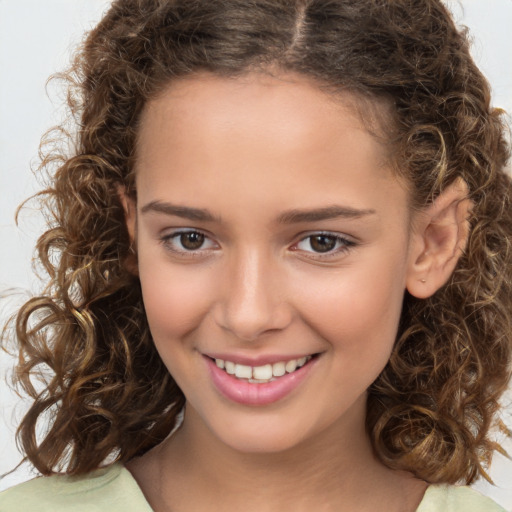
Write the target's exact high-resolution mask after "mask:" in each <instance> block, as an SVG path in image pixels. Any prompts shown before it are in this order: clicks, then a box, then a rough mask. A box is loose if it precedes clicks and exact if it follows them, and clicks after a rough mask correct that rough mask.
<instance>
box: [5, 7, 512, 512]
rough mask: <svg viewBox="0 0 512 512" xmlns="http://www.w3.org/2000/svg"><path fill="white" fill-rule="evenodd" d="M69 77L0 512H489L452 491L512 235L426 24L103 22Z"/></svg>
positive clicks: (467, 445)
mask: <svg viewBox="0 0 512 512" xmlns="http://www.w3.org/2000/svg"><path fill="white" fill-rule="evenodd" d="M70 78H72V79H73V80H74V84H75V87H74V88H73V89H72V94H71V95H70V105H71V106H72V108H73V109H74V112H75V113H76V115H77V117H78V128H79V129H78V132H77V136H76V141H75V146H76V151H75V153H74V154H73V155H71V156H69V157H64V156H62V155H59V154H50V155H49V156H48V157H47V159H46V160H45V162H44V163H43V166H50V165H51V164H52V163H53V162H55V161H56V160H58V159H59V158H60V159H61V163H60V165H59V167H58V169H57V171H56V173H55V175H54V177H53V181H52V183H51V186H50V188H49V189H48V190H46V197H47V201H46V207H47V208H48V211H49V212H50V215H51V217H50V218H51V225H50V226H49V230H48V231H47V232H46V233H45V234H44V235H43V236H42V237H41V238H40V240H39V243H38V251H39V257H40V259H41V261H42V263H43V264H44V266H45V268H46V269H47V270H48V273H49V276H50V281H49V285H48V288H47V292H46V294H44V295H43V296H41V297H37V298H34V299H32V300H30V301H29V302H28V303H27V304H25V305H24V306H23V308H22V309H21V310H20V312H19V314H18V316H17V318H16V332H17V338H18V342H19V346H20V363H19V366H18V369H17V375H18V380H19V383H20V384H21V385H22V386H23V388H24V389H25V391H27V392H28V393H29V394H30V395H31V396H32V397H33V398H34V403H33V405H32V407H31V409H30V410H29V412H28V413H27V415H26V416H25V418H24V419H23V421H22V423H21V425H20V428H19V431H18V435H19V441H20V443H21V446H22V447H23V449H24V450H25V454H26V459H27V460H29V461H30V462H31V463H32V464H33V465H34V466H35V467H36V468H37V470H38V471H39V472H40V473H41V474H42V475H46V476H49V478H40V479H36V480H33V481H31V482H28V483H26V484H22V485H21V486H18V487H16V488H14V489H11V490H9V491H7V492H6V493H4V494H3V495H1V497H0V510H2V512H3V511H5V512H10V511H17V510H31V509H32V510H38V511H41V510H52V511H60V510H66V511H70V510H81V509H82V508H84V506H85V508H86V509H87V510H98V511H103V510H105V511H107V510H108V511H115V510H123V511H126V510H128V511H131V510H133V511H139V512H140V511H143V512H145V511H147V512H149V511H151V510H153V511H155V512H165V511H173V512H181V511H184V512H185V511H193V512H202V511H217V510H219V511H220V510H223V511H231V510H239V509H244V510H246V511H248V512H252V511H269V512H273V511H278V510H279V511H282V510H294V511H299V512H301V511H305V510H308V511H309V510H320V511H331V510H332V511H335V510H336V511H339V510H351V511H356V512H357V511H367V510H377V509H378V510H389V511H393V512H394V511H403V512H412V511H415V510H417V511H420V512H426V511H438V510H439V511H458V510H464V511H472V510H474V511H477V510H485V511H494V510H501V508H500V507H499V506H497V505H495V504H493V503H492V502H491V501H490V500H488V499H487V498H484V497H481V496H480V495H478V494H477V493H476V492H475V491H472V490H470V489H469V488H466V487H454V486H450V485H448V484H453V483H456V482H459V481H461V480H462V481H465V482H466V483H471V482H472V481H474V480H475V479H476V478H477V477H478V476H481V475H483V476H485V466H486V464H487V463H488V462H489V460H490V456H491V454H492V451H493V450H494V449H496V446H495V445H494V444H493V443H492V441H490V439H489V437H488V433H489V430H490V428H491V427H492V426H493V425H494V424H495V422H496V416H497V412H498V410H499V406H498V399H499V397H500V396H501V394H502V393H503V391H504V390H505V389H506V386H507V383H508V381H509V378H510V359H511V348H512V345H511V334H510V333H511V332H512V330H511V327H512V326H511V313H510V311H511V299H510V297H511V289H510V288H511V277H512V276H511V272H512V270H511V269H512V265H511V252H510V247H509V245H510V240H511V235H512V218H511V215H512V214H511V208H510V206H511V205H510V190H511V187H510V179H509V178H508V176H507V175H506V174H505V172H504V167H505V164H506V161H507V157H508V147H507V144H506V143H505V141H504V137H503V124H502V122H501V121H500V115H499V112H497V111H494V110H492V109H491V108H490V106H489V96H490V95H489V88H488V85H487V84H486V82H485V80H484V78H483V77H482V75H481V74H480V72H479V71H478V69H477V68H476V67H475V65H474V63H473V62H472V60H471V58H470V56H469V52H468V45H467V41H466V39H465V37H464V35H463V34H461V33H459V32H458V31H457V30H456V28H455V27H454V25H453V22H452V20H451V19H450V17H449V14H448V13H447V11H446V9H445V8H444V7H443V5H442V4H441V3H440V2H439V1H437V0H422V1H417V2H411V1H410V0H393V1H389V0H253V1H251V2H247V1H241V0H116V1H114V2H113V3H112V6H111V8H110V10H109V11H108V12H107V14H106V15H105V17H104V18H103V20H102V21H101V23H100V24H99V25H98V27H97V28H96V29H95V30H93V31H92V32H91V34H90V35H89V36H88V38H87V40H86V42H85V44H84V46H83V48H82V51H81V53H80V54H79V55H78V56H77V58H76V61H75V64H74V67H73V70H72V73H71V74H70ZM48 369H49V370H50V371H49V372H47V371H46V370H48ZM41 374H44V375H46V381H45V383H44V385H43V389H42V390H41V389H40V388H37V387H35V386H34V385H33V382H32V379H33V378H34V376H38V375H41ZM42 418H49V428H48V430H47V431H46V432H44V434H43V435H42V436H39V435H36V431H37V426H38V422H39V421H41V419H42ZM58 473H65V474H66V475H65V476H63V475H58ZM50 475H53V476H50Z"/></svg>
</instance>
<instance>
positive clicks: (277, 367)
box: [272, 362, 286, 377]
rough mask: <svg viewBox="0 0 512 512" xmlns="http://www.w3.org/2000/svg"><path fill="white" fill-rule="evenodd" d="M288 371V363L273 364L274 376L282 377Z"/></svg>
mask: <svg viewBox="0 0 512 512" xmlns="http://www.w3.org/2000/svg"><path fill="white" fill-rule="evenodd" d="M285 373H286V365H285V364H284V363H283V362H281V363H274V364H273V365H272V374H273V375H274V377H282V376H283V375H284V374H285Z"/></svg>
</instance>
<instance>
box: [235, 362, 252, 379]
mask: <svg viewBox="0 0 512 512" xmlns="http://www.w3.org/2000/svg"><path fill="white" fill-rule="evenodd" d="M235 376H236V377H237V378H238V379H250V378H251V377H252V368H251V367H250V366H245V365H244V364H237V365H235Z"/></svg>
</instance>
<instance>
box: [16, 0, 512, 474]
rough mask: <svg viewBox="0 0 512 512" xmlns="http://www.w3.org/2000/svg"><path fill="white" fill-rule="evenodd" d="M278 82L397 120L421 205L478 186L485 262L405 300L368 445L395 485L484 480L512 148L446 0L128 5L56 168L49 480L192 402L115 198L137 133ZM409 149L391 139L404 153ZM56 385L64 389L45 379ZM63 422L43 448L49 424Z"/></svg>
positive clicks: (22, 433)
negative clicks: (163, 112) (198, 102)
mask: <svg viewBox="0 0 512 512" xmlns="http://www.w3.org/2000/svg"><path fill="white" fill-rule="evenodd" d="M270 69H279V70H284V71H292V72H295V73H299V74H302V75H304V76H307V77H309V78H312V79H314V80H316V81H317V82H318V84H319V85H325V86H327V87H328V88H329V89H330V90H333V91H341V90H344V91H350V92H352V93H354V94H355V95H356V96H359V97H360V98H366V99H368V100H369V101H374V102H377V103H378V102H381V103H382V101H385V102H387V103H388V104H389V105H391V106H392V111H393V123H394V129H393V130H392V135H391V134H390V135H389V139H390V140H389V141H388V143H389V144H390V147H392V148H393V153H394V166H395V168H396V169H397V172H399V173H400V174H401V175H403V176H404V177H405V178H406V179H407V181H408V183H409V184H410V188H411V191H412V192H411V194H412V199H413V202H414V206H415V207H422V206H425V205H426V204H428V203H429V202H430V201H432V199H433V198H434V197H436V196H437V195H438V194H439V193H440V192H441V191H442V190H443V189H444V188H445V187H446V186H447V185H449V184H450V183H452V182H453V181H454V180H455V179H456V178H458V177H461V178H462V179H464V180H465V182H466V183H467V184H468V187H469V191H470V192H469V196H470V198H471V199H472V201H473V203H474V208H473V210H472V215H471V228H472V229H471V234H470V238H469V242H468V245H467V250H466V251H465V254H464V255H463V256H462V258H461V260H460V262H459V264H458V267H457V269H456V271H455V272H454V274H453V276H452V278H451V280H450V281H449V283H447V284H446V285H445V286H444V287H443V288H442V289H441V290H440V291H439V292H438V293H436V294H435V295H434V296H433V297H431V298H429V299H427V300H418V299H415V298H413V297H412V296H409V295H408V294H407V293H406V296H405V298H404V306H403V313H402V318H401V325H400V329H399V333H398V337H397V342H396V347H395V349H394V352H393V355H392V357H391V360H390V361H389V363H388V365H387V366H386V368H385V369H384V371H383V372H382V374H381V375H380V377H379V378H378V379H377V380H376V382H375V383H374V384H373V385H372V386H371V388H370V390H369V399H368V414H367V429H368V432H369V435H370V437H371V440H372V442H373V446H374V449H375V452H376V453H377V454H378V456H379V457H380V458H381V460H382V461H383V462H384V463H385V464H387V465H388V466H389V467H391V468H400V469H405V470H409V471H412V472H413V473H414V474H415V475H417V476H418V477H420V478H423V479H425V480H427V481H429V482H455V481H457V480H459V479H465V480H466V481H467V482H471V481H473V480H474V479H475V478H476V477H477V476H479V475H480V474H485V473H484V467H485V463H486V462H488V460H489V458H490V454H491V453H492V450H493V449H495V445H494V444H493V443H492V442H491V441H490V440H489V437H488V434H489V429H490V427H491V426H492V424H493V421H494V418H495V417H496V413H497V411H498V409H499V405H498V399H499V397H500V395H501V394H502V392H503V391H504V389H505V388H506V385H507V382H508V380H509V377H510V361H511V349H512V344H511V336H512V334H511V333H512V325H511V312H512V290H511V283H512V279H511V277H512V276H511V273H512V261H511V249H510V242H511V235H512V217H511V216H512V209H511V204H510V190H511V183H510V179H509V178H508V177H507V175H506V174H505V172H504V167H505V164H506V161H507V158H508V148H507V145H506V143H505V141H504V138H503V129H504V127H503V124H502V122H501V121H500V112H499V111H497V110H493V109H491V108H490V93H489V87H488V84H487V83H486V81H485V79H484V78H483V76H482V75H481V73H480V72H479V70H478V69H477V68H476V66H475V64H474V63H473V61H472V59H471V57H470V55H469V50H468V42H467V39H466V37H465V34H464V33H462V32H459V31H458V30H457V29H456V28H455V26H454V24H453V22H452V20H451V18H450V16H449V13H448V12H447V10H446V8H445V7H444V6H443V5H442V3H441V2H440V1H438V0H417V1H410V0H251V1H250V2H247V1H246V0H115V1H114V2H113V3H112V6H111V7H110V9H109V11H108V12H107V13H106V15H105V16H104V18H103V19H102V21H101V22H100V24H99V25H98V26H97V27H96V28H95V29H94V30H93V31H92V32H91V33H90V34H89V36H88V37H87V39H86V41H85V43H84V44H83V47H82V49H81V52H80V53H79V54H78V55H77V57H76V60H75V62H74V65H73V68H72V70H71V71H70V73H69V75H68V76H69V77H70V78H71V79H72V80H73V82H74V84H75V85H74V87H72V88H71V89H70V91H71V93H70V98H69V100H70V105H71V107H72V108H73V111H74V112H75V114H76V115H77V117H78V125H79V126H78V128H79V129H78V135H77V140H76V150H75V153H74V155H73V156H70V157H68V156H67V155H66V154H65V153H63V152H61V153H59V152H58V151H57V152H56V153H55V152H54V153H50V154H48V156H47V157H46V158H45V159H44V161H43V163H42V168H43V169H44V168H50V167H51V166H52V165H54V164H55V162H56V161H57V162H58V165H57V167H58V168H57V170H56V172H55V174H54V176H53V178H52V182H51V186H50V187H49V188H48V189H47V190H46V191H45V205H46V208H47V211H48V212H49V214H50V219H51V226H50V228H49V230H48V231H47V232H46V233H45V234H43V235H42V237H41V238H40V240H39V242H38V245H37V249H38V254H39V259H40V261H41V262H42V264H43V265H44V267H45V269H46V270H47V271H48V273H49V285H48V287H47V292H46V293H45V294H43V295H42V296H40V297H36V298H33V299H31V300H30V301H28V302H27V303H26V304H25V305H24V306H23V307H22V308H21V310H20V312H19V314H18V316H17V319H16V334H17V339H18V341H19V345H20V350H21V359H20V364H19V366H18V368H17V378H18V381H19V383H20V384H21V385H22V386H23V388H24V389H25V391H27V392H28V393H29V394H30V395H31V396H32V397H33V398H34V403H33V405H32V407H31V409H30V410H29V412H28V413H27V415H26V416H25V418H24V419H23V421H22V423H21V425H20V427H19V431H18V439H19V442H20V444H21V446H22V447H23V449H24V451H25V453H26V457H27V458H28V459H29V460H30V461H31V462H32V463H33V464H34V466H35V467H36V468H37V469H38V470H39V471H40V472H41V473H43V474H50V473H52V472H53V471H62V470H65V471H67V472H68V473H70V474H80V473H84V472H87V471H90V470H92V469H94V468H97V467H98V466H100V465H101V464H102V463H104V461H105V460H106V459H109V460H112V458H116V459H118V460H120V461H123V462H126V461H128V460H130V459H131V458H133V457H134V456H136V455H139V454H142V453H144V452H145V451H147V450H148V449H150V448H151V447H153V446H154V445H156V444H157V443H159V442H160V441H162V440H163V439H164V438H165V437H166V436H167V435H168V433H169V432H170V431H171V429H172V428H173V427H174V426H175V424H176V421H177V414H178V412H179V411H180V409H181V408H182V406H183V404H184V397H183V394H182V392H181V390H180V389H179V388H178V387H177V385H176V384H175V382H174V380H173V378H172V376H170V375H169V373H168V371H167V369H166V368H165V366H164V365H163V363H162V362H161V360H160V358H159V356H158V355H157V353H156V350H155V348H154V346H153V342H152V339H151V334H150V332H149V329H148V325H147V320H146V317H145V313H144V306H143V303H142V298H141V292H140V286H139V282H138V280H137V278H136V277H134V276H133V275H132V274H131V273H130V272H129V271H128V270H127V265H126V262H127V261H128V259H129V258H130V256H129V251H130V247H129V239H128V235H127V232H126V227H125V222H124V216H123V209H122V206H121V204H120V202H119V198H118V194H117V187H118V186H119V184H122V185H124V186H125V187H127V189H128V190H129V191H130V193H132V194H136V191H135V188H134V180H133V161H134V156H135V155H134V150H135V139H136V134H137V127H138V120H139V118H140V114H141V111H142V109H143V108H144V105H145V104H146V102H147V101H148V99H150V98H152V97H154V96H155V95H156V94H158V93H159V91H161V90H163V88H165V87H166V86H167V85H168V83H169V82H170V81H172V80H174V79H176V78H178V77H181V76H186V75H189V74H191V73H195V72H200V71H202V72H204V71H206V72H211V73H215V74H217V75H221V76H229V77H236V76H238V75H241V74H243V73H247V72H248V71H254V70H261V71H263V72H264V71H265V70H270ZM391 139H392V140H391ZM41 369H43V370H44V369H49V370H51V371H50V374H49V376H48V378H47V382H46V383H45V385H44V386H43V389H42V391H41V390H40V388H38V389H36V388H35V387H34V386H33V384H32V381H31V378H32V377H33V376H34V375H37V374H38V373H39V372H40V371H41ZM47 414H49V415H50V425H49V427H48V431H47V432H46V433H45V435H44V436H43V438H42V439H40V440H39V441H38V440H37V437H36V424H37V422H38V420H39V419H40V418H41V417H44V416H45V415H47Z"/></svg>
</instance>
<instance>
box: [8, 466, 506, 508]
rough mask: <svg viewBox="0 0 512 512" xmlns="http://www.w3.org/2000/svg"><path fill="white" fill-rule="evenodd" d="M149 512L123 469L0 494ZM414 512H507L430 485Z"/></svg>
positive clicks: (15, 503) (53, 504) (16, 499)
mask: <svg viewBox="0 0 512 512" xmlns="http://www.w3.org/2000/svg"><path fill="white" fill-rule="evenodd" d="M36 511H37V512H152V509H151V507H150V506H149V503H148V502H147V501H146V499H145V497H144V494H143V493H142V491H141V489H140V487H139V486H138V484H137V482H136V481H135V479H134V478H133V477H132V475H131V473H130V472H129V471H128V470H127V469H126V468H125V467H124V466H122V465H120V464H114V465H113V466H110V467H109V468H104V469H99V470H97V471H93V472H92V473H90V474H89V475H87V476H83V477H69V476H52V477H41V478H35V479H34V480H30V481H29V482H25V483H23V484H20V485H17V486H15V487H12V488H11V489H8V490H6V491H3V492H2V493H0V512H36ZM416 512H506V511H505V509H504V508H502V507H500V506H499V505H497V504H496V503H494V502H493V501H492V500H491V499H489V498H487V497H485V496H482V495H481V494H479V493H478V492H477V491H475V490H473V489H471V488H469V487H458V486H452V485H431V486H430V487H429V488H428V489H427V492H426V493H425V496H424V498H423V500H422V502H421V504H420V506H419V507H418V509H417V511H416Z"/></svg>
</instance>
